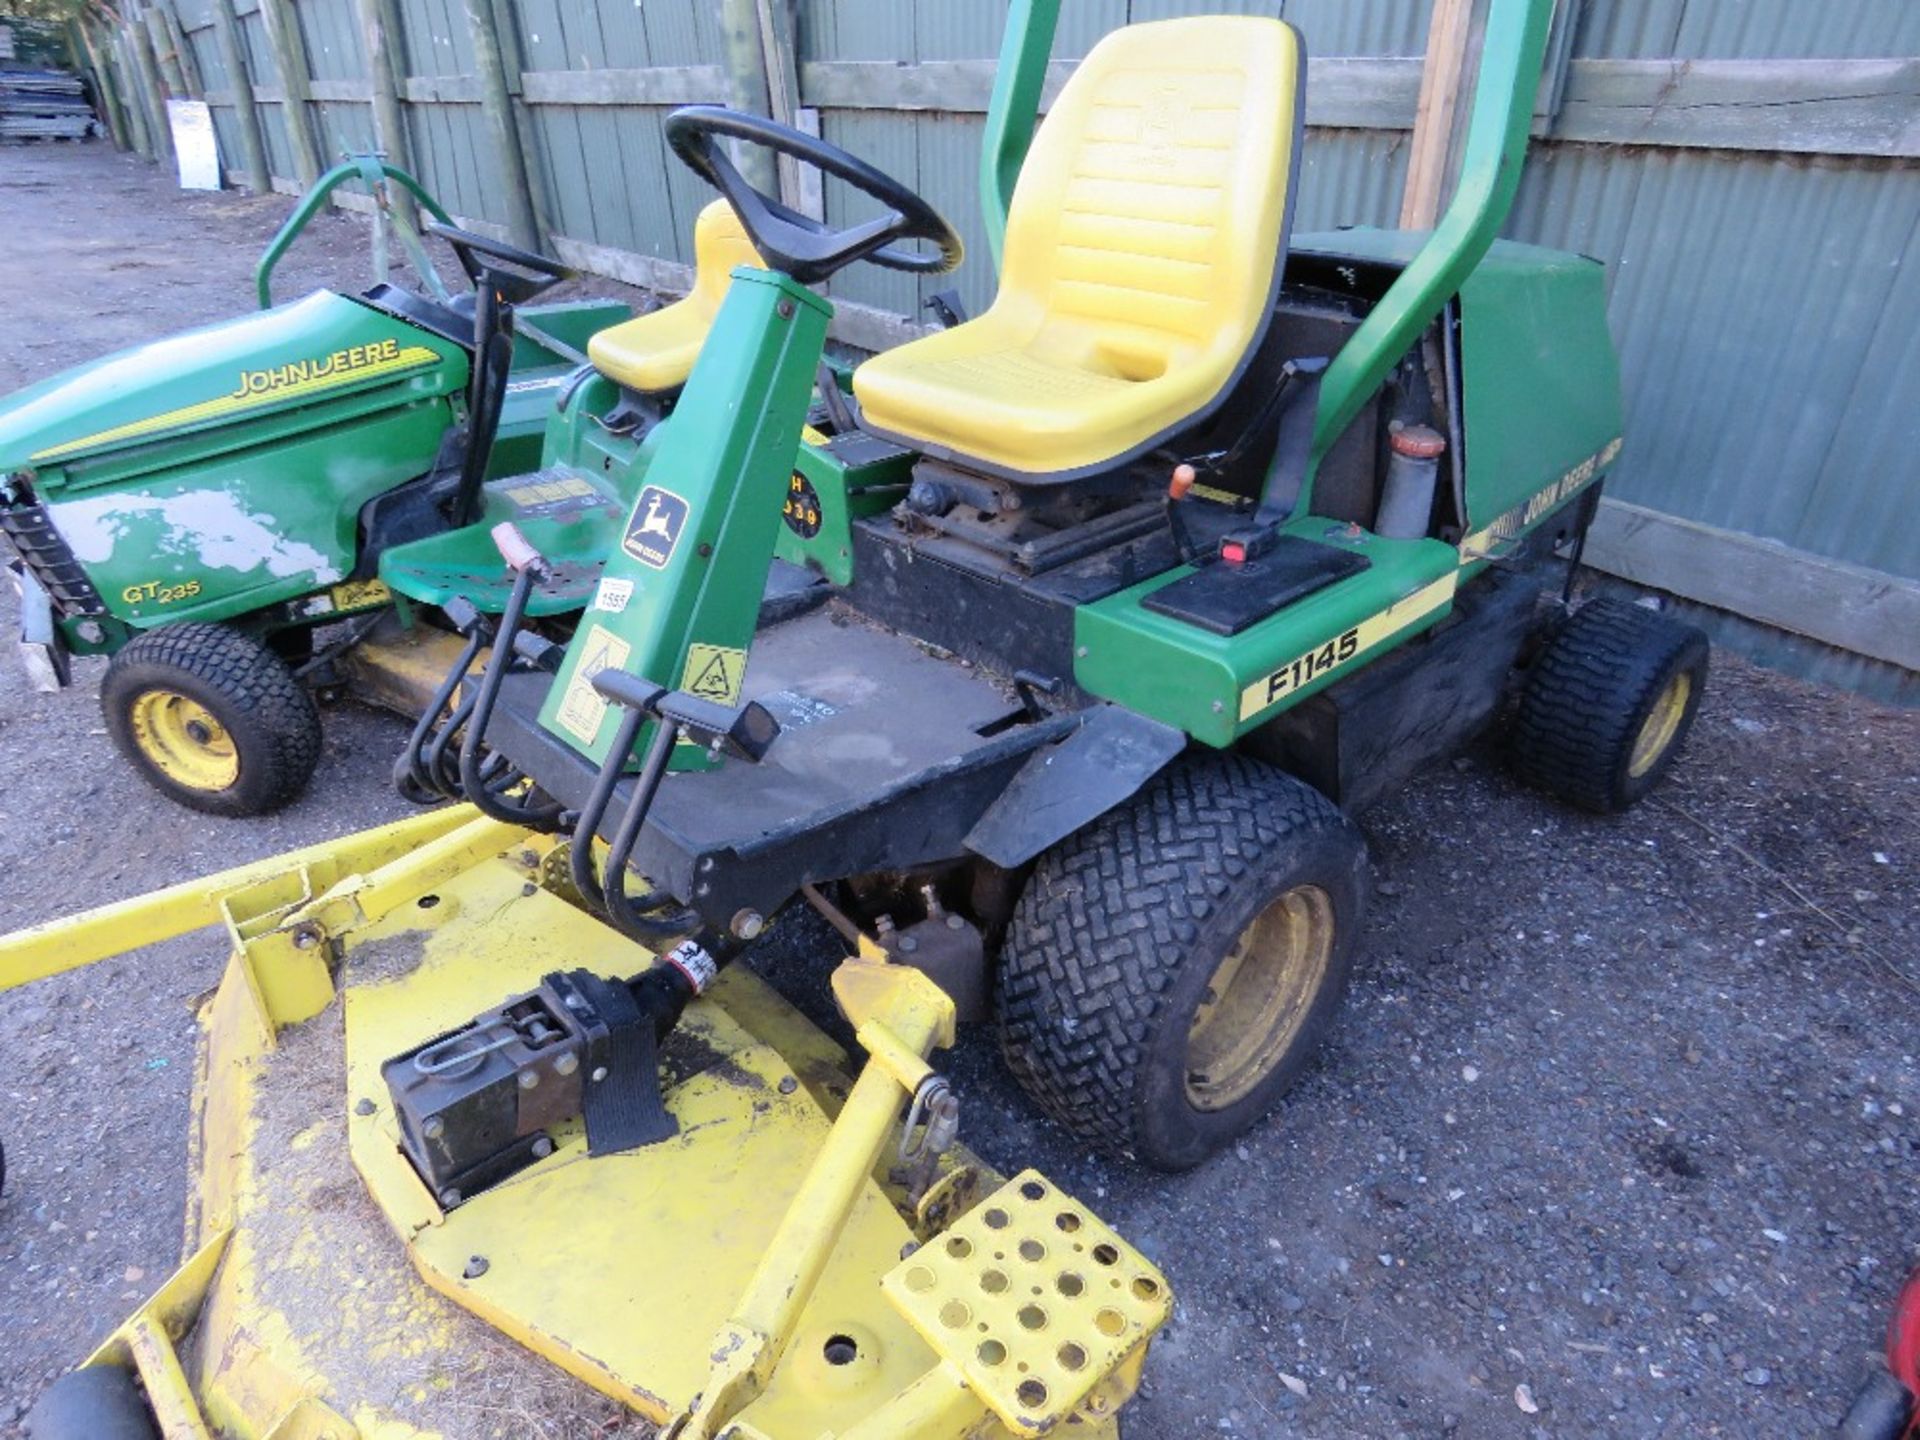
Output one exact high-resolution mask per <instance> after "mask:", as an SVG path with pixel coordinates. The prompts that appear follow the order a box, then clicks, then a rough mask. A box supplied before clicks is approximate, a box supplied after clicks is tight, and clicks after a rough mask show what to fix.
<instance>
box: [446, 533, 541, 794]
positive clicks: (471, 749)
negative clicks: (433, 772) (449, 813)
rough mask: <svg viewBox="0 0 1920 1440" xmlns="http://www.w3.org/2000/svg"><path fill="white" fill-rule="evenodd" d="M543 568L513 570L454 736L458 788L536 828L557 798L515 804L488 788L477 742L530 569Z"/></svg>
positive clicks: (506, 660) (521, 613)
mask: <svg viewBox="0 0 1920 1440" xmlns="http://www.w3.org/2000/svg"><path fill="white" fill-rule="evenodd" d="M544 569H545V566H544V565H522V566H519V567H516V569H515V570H514V576H513V593H512V594H511V595H509V596H508V597H507V608H506V613H505V614H503V615H502V616H501V617H500V628H499V629H498V630H497V631H496V632H495V633H494V640H493V653H492V654H491V655H489V656H488V657H487V668H486V671H485V673H484V674H482V676H481V677H480V686H479V690H478V692H477V693H476V694H475V696H474V698H473V711H472V714H471V716H470V717H469V718H468V720H467V723H466V733H465V734H464V735H463V737H462V738H461V741H460V788H461V789H462V790H463V791H464V792H465V793H466V797H467V799H468V800H469V801H471V802H472V803H473V805H474V806H475V807H476V808H477V809H478V810H479V811H480V812H481V813H482V814H484V815H489V816H491V817H492V818H493V819H495V820H498V821H501V822H502V823H503V824H507V825H526V826H530V827H533V828H536V829H538V828H544V827H547V826H551V825H552V824H553V822H554V821H555V820H557V819H559V818H560V813H561V811H562V809H563V808H564V807H562V805H561V804H560V802H559V801H557V800H546V801H543V802H539V803H536V804H531V805H521V804H517V803H515V802H514V801H511V800H508V799H507V798H506V797H505V796H504V795H503V794H501V793H500V792H499V791H498V790H496V789H494V788H491V787H490V786H489V785H488V783H487V782H488V779H489V777H488V776H487V775H485V774H484V773H482V770H481V762H480V746H481V743H482V741H483V740H484V739H485V737H486V733H487V724H488V722H489V721H491V720H492V719H493V707H494V703H495V702H496V701H498V700H499V698H500V686H501V685H502V684H503V683H504V682H505V680H506V678H507V667H508V666H509V665H511V664H512V663H513V637H514V636H515V635H516V634H518V633H519V630H520V625H521V622H522V621H523V620H524V619H525V617H526V612H527V601H528V600H529V599H530V598H531V596H532V594H533V582H534V579H535V573H536V571H538V570H544ZM510 773H511V772H510Z"/></svg>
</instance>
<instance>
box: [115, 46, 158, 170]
mask: <svg viewBox="0 0 1920 1440" xmlns="http://www.w3.org/2000/svg"><path fill="white" fill-rule="evenodd" d="M107 43H108V44H109V45H111V46H112V47H113V63H114V65H115V67H116V68H117V69H118V71H119V79H120V88H121V90H122V92H123V93H124V94H125V95H126V97H127V138H128V139H130V140H132V141H133V150H134V153H135V154H136V155H139V156H140V157H141V158H142V159H145V160H152V159H154V158H155V156H154V153H153V139H152V137H151V136H150V135H148V133H147V114H146V106H145V105H144V104H143V103H142V101H141V95H140V91H141V86H140V76H139V73H138V71H137V70H136V68H135V66H134V63H133V60H132V57H131V51H132V48H133V42H132V39H131V37H130V32H129V28H128V27H122V28H120V29H119V30H116V31H114V32H112V33H111V34H110V35H109V36H108V40H107Z"/></svg>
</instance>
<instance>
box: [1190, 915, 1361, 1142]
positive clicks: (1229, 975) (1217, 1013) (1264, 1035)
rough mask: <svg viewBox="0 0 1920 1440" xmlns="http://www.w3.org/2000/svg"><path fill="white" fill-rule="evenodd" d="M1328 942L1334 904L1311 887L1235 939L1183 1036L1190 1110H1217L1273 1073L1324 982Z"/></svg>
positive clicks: (1330, 948) (1330, 945) (1329, 953)
mask: <svg viewBox="0 0 1920 1440" xmlns="http://www.w3.org/2000/svg"><path fill="white" fill-rule="evenodd" d="M1333 939H1334V935H1333V901H1332V900H1331V899H1330V898H1328V896H1327V892H1326V891H1324V890H1322V889H1321V888H1320V887H1319V886H1318V885H1296V886H1294V888H1293V889H1291V890H1289V891H1287V893H1286V894H1284V895H1282V896H1281V897H1280V898H1279V899H1278V900H1275V901H1274V902H1273V904H1271V905H1269V906H1268V907H1267V908H1266V909H1265V910H1263V911H1261V912H1260V914H1259V915H1258V916H1256V917H1255V918H1254V921H1253V923H1252V924H1251V925H1249V926H1247V928H1246V929H1245V930H1243V931H1242V932H1241V933H1240V938H1239V940H1238V941H1236V942H1235V944H1234V947H1233V949H1231V950H1229V951H1228V952H1227V956H1226V958H1225V959H1224V960H1222V961H1221V962H1220V964H1219V967H1218V968H1217V969H1216V970H1215V971H1214V972H1213V977H1212V978H1211V979H1210V980H1208V981H1207V989H1206V993H1205V995H1204V996H1203V997H1202V998H1201V1001H1200V1008H1199V1009H1198V1010H1196V1011H1195V1012H1194V1016H1193V1025H1192V1028H1191V1029H1189V1030H1188V1032H1187V1101H1188V1103H1189V1104H1191V1105H1192V1106H1193V1107H1194V1108H1195V1109H1196V1110H1224V1109H1226V1108H1227V1107H1228V1106H1229V1105H1233V1104H1235V1103H1236V1102H1238V1101H1240V1100H1243V1099H1245V1098H1246V1097H1247V1096H1248V1095H1249V1094H1251V1093H1252V1092H1253V1090H1254V1089H1255V1088H1256V1087H1257V1086H1258V1085H1259V1084H1260V1082H1261V1081H1262V1080H1264V1079H1266V1077H1267V1076H1268V1075H1270V1074H1272V1073H1273V1067H1274V1066H1275V1065H1277V1064H1279V1063H1280V1059H1281V1057H1282V1056H1284V1055H1285V1054H1286V1053H1287V1051H1288V1050H1290V1049H1292V1048H1293V1044H1294V1041H1295V1040H1297V1039H1298V1038H1299V1036H1300V1031H1301V1029H1302V1027H1304V1026H1305V1025H1306V1023H1307V1016H1308V1014H1309V1013H1311V1011H1312V1009H1313V1002H1314V998H1315V997H1316V996H1317V995H1319V993H1320V988H1321V986H1322V985H1324V984H1325V983H1326V978H1327V966H1328V963H1329V961H1330V960H1331V958H1332V955H1333Z"/></svg>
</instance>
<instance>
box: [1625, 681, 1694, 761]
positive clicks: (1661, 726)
mask: <svg viewBox="0 0 1920 1440" xmlns="http://www.w3.org/2000/svg"><path fill="white" fill-rule="evenodd" d="M1692 697H1693V676H1692V675H1690V674H1689V673H1688V672H1687V671H1685V670H1682V671H1681V672H1680V673H1679V674H1678V675H1676V676H1674V677H1673V679H1671V680H1669V681H1668V682H1667V688H1666V689H1664V690H1662V691H1661V692H1660V698H1659V699H1658V700H1656V701H1654V702H1653V709H1652V710H1650V711H1648V712H1647V718H1646V720H1645V721H1644V722H1642V724H1641V726H1640V734H1639V735H1638V736H1637V737H1635V739H1634V742H1633V756H1632V758H1631V759H1629V760H1628V761H1627V773H1628V774H1629V775H1631V776H1632V777H1633V778H1634V779H1636V780H1638V779H1639V778H1640V777H1641V776H1642V775H1644V774H1646V773H1647V771H1649V770H1651V769H1652V768H1653V767H1654V762H1656V761H1657V760H1659V758H1660V757H1661V756H1662V755H1664V754H1666V753H1667V747H1668V746H1669V745H1671V744H1673V737H1674V736H1675V735H1676V734H1678V733H1679V730H1680V719H1681V717H1682V716H1684V715H1685V714H1686V713H1687V701H1688V700H1690V699H1691V698H1692Z"/></svg>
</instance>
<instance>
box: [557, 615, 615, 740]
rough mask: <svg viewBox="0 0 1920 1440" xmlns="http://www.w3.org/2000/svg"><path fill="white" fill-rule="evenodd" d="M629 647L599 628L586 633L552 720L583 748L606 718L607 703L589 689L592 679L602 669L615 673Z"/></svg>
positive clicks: (598, 731)
mask: <svg viewBox="0 0 1920 1440" xmlns="http://www.w3.org/2000/svg"><path fill="white" fill-rule="evenodd" d="M632 653H633V647H632V646H631V645H629V644H628V643H627V642H626V641H624V640H622V639H621V638H620V637H619V636H618V635H616V634H614V633H613V632H612V631H611V630H609V629H607V628H606V627H605V626H603V625H595V626H594V627H593V628H592V629H591V630H589V631H588V632H587V643H586V648H585V649H584V650H583V651H582V653H581V657H580V663H579V665H577V666H576V667H575V668H574V672H573V678H572V679H571V680H569V681H567V693H566V694H565V695H563V696H561V697H560V708H559V709H558V710H556V711H555V712H554V719H556V720H558V721H559V722H560V723H561V724H562V725H564V726H566V728H567V729H568V730H569V731H570V732H571V733H573V734H574V735H576V736H578V737H579V739H580V742H581V743H582V744H583V745H591V744H593V739H594V737H595V736H596V735H598V734H599V733H600V722H601V721H602V720H604V719H606V718H607V702H606V701H605V700H603V699H601V698H600V692H599V691H598V690H595V689H594V688H593V677H594V676H596V675H598V674H599V673H600V672H601V671H602V670H617V669H620V668H621V667H622V666H624V665H625V664H626V663H627V656H629V655H631V654H632Z"/></svg>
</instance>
